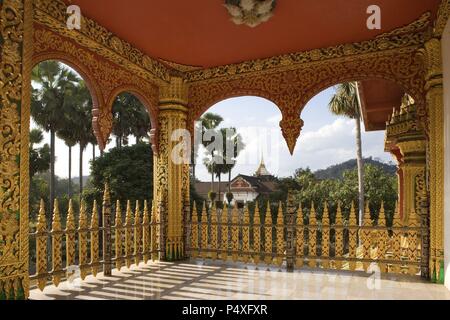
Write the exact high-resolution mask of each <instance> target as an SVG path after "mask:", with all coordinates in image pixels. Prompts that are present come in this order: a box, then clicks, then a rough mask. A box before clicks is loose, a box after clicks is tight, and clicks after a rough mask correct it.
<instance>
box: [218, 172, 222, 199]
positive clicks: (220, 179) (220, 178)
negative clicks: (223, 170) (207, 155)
mask: <svg viewBox="0 0 450 320" xmlns="http://www.w3.org/2000/svg"><path fill="white" fill-rule="evenodd" d="M221 176H222V175H221V174H220V173H219V190H218V192H217V193H218V196H219V197H218V198H217V199H218V200H219V201H220V182H221V181H222V177H221Z"/></svg>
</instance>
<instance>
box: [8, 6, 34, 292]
mask: <svg viewBox="0 0 450 320" xmlns="http://www.w3.org/2000/svg"><path fill="white" fill-rule="evenodd" d="M32 29H33V7H32V1H31V0H14V1H13V0H3V1H1V2H0V39H1V41H0V46H1V48H0V70H2V72H1V73H0V185H1V186H2V187H1V188H0V299H5V298H6V299H24V298H27V297H28V290H29V279H28V277H29V275H28V214H29V211H28V188H29V175H28V132H29V126H30V123H29V122H30V93H31V91H30V90H31V89H30V86H31V79H30V77H31V57H32V34H33V30H32Z"/></svg>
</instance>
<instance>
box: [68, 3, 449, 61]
mask: <svg viewBox="0 0 450 320" xmlns="http://www.w3.org/2000/svg"><path fill="white" fill-rule="evenodd" d="M65 2H66V3H68V4H76V5H79V6H80V8H81V12H82V14H83V15H84V16H87V17H89V18H92V19H94V20H96V21H97V22H98V23H99V24H100V25H102V26H104V27H106V28H107V29H108V30H110V31H111V32H113V33H115V34H116V35H117V36H119V37H120V38H122V39H123V40H126V41H128V42H129V43H131V44H132V45H134V46H135V47H136V48H138V49H140V50H142V51H143V52H145V53H146V54H147V55H149V56H151V57H154V58H160V59H163V60H165V61H171V62H175V63H179V64H183V65H189V66H201V67H212V66H218V65H226V64H231V63H238V62H242V61H247V60H253V59H259V58H267V57H272V56H276V55H280V54H287V53H293V52H300V51H306V50H311V49H317V48H323V47H329V46H335V45H340V44H345V43H353V42H359V41H364V40H371V39H374V38H375V37H376V36H378V35H379V34H381V33H384V32H389V31H392V30H394V29H396V28H399V27H402V26H404V25H407V24H409V23H411V22H413V21H415V20H416V19H418V18H419V17H420V16H421V15H422V14H423V13H425V12H427V11H431V12H432V13H433V19H434V16H435V14H436V12H437V9H438V6H439V3H440V0H377V1H375V2H376V4H377V5H378V6H380V8H381V10H382V11H381V12H382V29H381V30H369V29H368V28H367V27H366V20H367V18H368V17H369V15H368V14H367V13H366V12H367V8H368V7H369V6H370V5H373V4H375V3H373V2H374V1H372V0H352V1H347V2H351V4H350V3H346V4H343V3H344V2H345V1H342V0H320V1H306V0H279V1H277V6H276V8H275V11H274V16H273V17H272V18H271V19H270V20H269V21H268V22H265V23H262V24H261V25H259V26H257V27H255V28H250V27H248V26H245V25H235V24H234V23H233V22H231V21H230V15H229V14H228V12H227V10H226V9H225V7H224V6H223V3H224V1H223V0H216V1H212V0H195V1H186V0H164V1H160V0H158V1H156V0H129V1H126V2H124V1H122V0H95V1H92V0H65Z"/></svg>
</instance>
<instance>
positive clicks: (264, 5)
mask: <svg viewBox="0 0 450 320" xmlns="http://www.w3.org/2000/svg"><path fill="white" fill-rule="evenodd" d="M224 6H225V7H226V8H227V10H228V13H229V14H230V15H231V21H233V22H234V23H235V24H237V25H241V24H245V25H247V26H249V27H252V28H254V27H256V26H257V25H259V24H261V23H263V22H266V21H268V20H269V19H270V18H271V17H272V16H273V10H274V9H275V6H276V0H225V4H224Z"/></svg>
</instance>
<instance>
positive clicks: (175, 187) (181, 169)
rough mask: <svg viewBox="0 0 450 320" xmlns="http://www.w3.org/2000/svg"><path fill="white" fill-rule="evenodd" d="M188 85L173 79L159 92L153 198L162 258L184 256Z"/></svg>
mask: <svg viewBox="0 0 450 320" xmlns="http://www.w3.org/2000/svg"><path fill="white" fill-rule="evenodd" d="M187 96H188V86H187V84H186V83H185V82H184V81H183V79H181V78H176V77H173V78H171V81H170V83H168V84H167V85H165V86H164V87H162V88H161V90H160V104H159V114H158V123H159V132H158V139H159V152H158V154H156V155H155V158H154V166H155V169H154V170H155V182H154V199H156V201H158V203H159V204H160V205H161V206H162V208H163V213H164V215H165V216H164V217H163V219H162V221H164V226H163V227H162V232H164V239H165V241H164V242H165V247H164V248H162V249H163V250H165V259H167V260H178V259H182V258H183V256H184V253H183V250H184V225H183V224H184V223H183V222H184V217H183V216H184V208H183V207H184V205H183V204H184V203H186V202H187V201H186V200H187V199H189V158H188V156H189V155H190V148H189V143H190V139H188V137H186V136H183V134H185V133H186V132H185V131H177V130H178V129H186V127H187V113H186V112H187V107H186V106H187Z"/></svg>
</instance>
